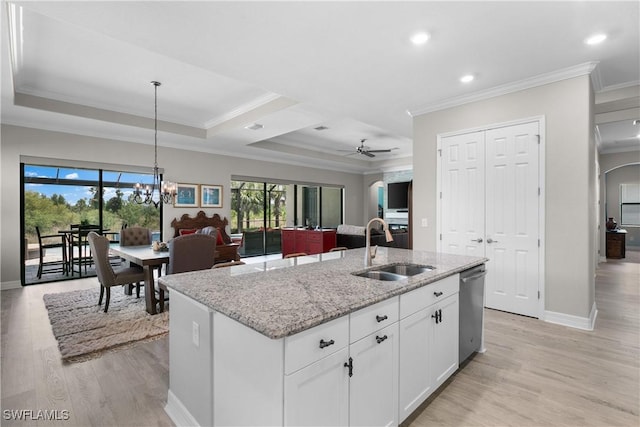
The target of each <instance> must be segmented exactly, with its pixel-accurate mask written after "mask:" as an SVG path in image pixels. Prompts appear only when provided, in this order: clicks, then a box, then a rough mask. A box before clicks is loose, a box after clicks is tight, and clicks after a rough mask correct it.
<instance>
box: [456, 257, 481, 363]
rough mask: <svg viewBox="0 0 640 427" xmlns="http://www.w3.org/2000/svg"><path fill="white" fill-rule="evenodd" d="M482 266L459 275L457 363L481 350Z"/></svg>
mask: <svg viewBox="0 0 640 427" xmlns="http://www.w3.org/2000/svg"><path fill="white" fill-rule="evenodd" d="M486 274H487V273H486V269H485V266H484V264H482V265H479V266H477V267H473V268H470V269H469V270H465V271H463V272H462V273H460V295H459V300H460V309H459V313H460V344H459V360H458V361H459V363H462V362H464V361H465V360H467V358H468V357H469V356H471V355H472V354H473V352H475V351H480V350H482V348H481V346H482V326H483V323H484V322H483V317H484V276H486Z"/></svg>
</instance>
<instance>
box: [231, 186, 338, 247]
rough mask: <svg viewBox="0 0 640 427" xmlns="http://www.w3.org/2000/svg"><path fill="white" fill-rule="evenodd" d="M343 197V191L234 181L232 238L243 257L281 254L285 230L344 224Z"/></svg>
mask: <svg viewBox="0 0 640 427" xmlns="http://www.w3.org/2000/svg"><path fill="white" fill-rule="evenodd" d="M343 197H344V190H343V188H341V187H329V186H314V185H306V184H296V183H273V182H268V181H245V180H234V181H231V224H230V226H231V234H232V236H231V237H232V238H233V239H234V240H236V241H238V242H241V246H240V251H239V252H240V255H241V256H243V257H246V256H256V255H268V254H276V253H280V252H282V243H281V236H282V228H283V227H308V228H316V227H320V228H336V227H337V226H338V225H339V224H341V223H342V219H343Z"/></svg>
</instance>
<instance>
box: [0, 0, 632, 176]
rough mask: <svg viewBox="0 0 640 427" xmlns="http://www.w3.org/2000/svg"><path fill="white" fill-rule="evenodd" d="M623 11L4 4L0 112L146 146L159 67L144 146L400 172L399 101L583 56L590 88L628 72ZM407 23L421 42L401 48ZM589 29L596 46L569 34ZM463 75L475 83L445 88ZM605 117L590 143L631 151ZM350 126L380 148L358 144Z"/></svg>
mask: <svg viewBox="0 0 640 427" xmlns="http://www.w3.org/2000/svg"><path fill="white" fill-rule="evenodd" d="M638 11H639V3H638V2H608V1H603V2H580V1H571V2H480V1H471V2H426V1H425V2H416V1H414V2H390V1H389V2H367V1H356V2H341V1H337V2H270V1H258V2H244V1H236V2H231V1H225V2H214V1H201V2H189V1H180V2H177V1H176V2H151V1H147V2H109V1H101V2H95V1H73V2H64V1H63V2H46V1H43V2H37V1H36V2H32V1H28V2H3V11H2V13H3V25H2V29H1V31H2V86H1V90H2V123H9V124H17V125H23V126H29V127H39V128H43V129H50V130H59V131H65V132H73V133H78V134H83V135H91V136H101V137H107V138H113V139H122V140H127V141H132V142H136V143H145V144H152V143H153V134H152V130H151V129H152V128H153V120H152V118H153V86H152V85H151V84H150V82H151V81H152V80H158V81H160V82H162V86H161V87H160V88H159V89H158V117H159V120H160V125H159V128H160V133H159V137H158V141H159V142H158V143H159V145H160V146H171V147H179V148H185V149H189V150H197V151H205V152H215V153H223V154H231V155H234V156H240V157H248V158H257V159H266V160H274V161H280V162H286V163H294V164H303V165H310V166H314V167H323V168H329V169H335V170H345V171H351V172H371V171H378V170H386V169H393V168H399V167H404V166H410V165H411V164H412V160H411V151H412V140H411V135H412V118H411V114H412V113H413V114H416V113H420V112H423V111H430V110H433V109H437V108H441V107H443V106H446V105H450V104H451V102H452V100H457V101H456V102H464V100H465V99H472V98H478V97H482V96H484V95H483V94H486V96H488V94H490V93H492V91H494V90H495V89H496V88H500V87H505V86H506V85H517V84H518V82H522V81H528V80H531V79H532V78H535V77H536V76H541V75H553V74H554V73H556V72H558V71H559V70H566V69H570V68H572V67H576V66H578V65H580V64H586V63H592V64H594V65H595V64H598V65H597V67H596V71H595V73H594V76H595V79H594V80H595V82H596V86H598V89H599V90H604V91H605V92H606V91H612V90H618V91H624V90H625V88H629V87H632V86H633V85H637V84H638V81H639V80H640V65H639V64H640V47H639V39H640V34H639V31H638V25H637V23H638V20H639V19H640V17H639V13H638ZM417 31H426V32H428V33H429V34H430V39H429V41H428V42H427V43H425V44H423V45H420V46H416V45H413V44H412V43H411V42H410V41H409V39H410V37H411V36H412V35H413V34H414V33H415V32H417ZM598 32H604V33H606V34H607V35H608V38H607V40H605V42H603V43H601V44H600V45H595V46H590V45H587V44H585V43H584V40H585V39H586V38H587V37H588V36H590V35H592V34H594V33H598ZM465 74H471V75H473V76H474V77H475V79H474V80H473V81H472V82H470V83H466V84H465V83H461V82H460V80H459V79H460V77H461V76H463V75H465ZM631 99H632V100H631V105H626V107H627V108H628V109H631V110H633V109H634V108H636V106H635V105H634V104H633V102H636V103H637V100H636V101H634V100H633V97H632V98H631ZM610 102H612V101H610ZM627 104H629V103H627ZM610 105H611V104H610ZM638 118H640V117H638ZM608 123H609V122H602V123H600V124H599V126H601V129H600V137H601V144H602V148H603V149H611V147H614V148H615V144H620V141H621V140H625V141H626V142H625V144H626V145H625V144H623V145H625V147H626V146H627V145H628V146H629V147H630V148H629V149H636V145H638V146H639V147H640V145H639V143H638V141H640V139H638V138H635V135H636V134H640V126H636V127H634V126H633V125H632V124H631V121H629V120H624V121H623V122H622V123H617V124H615V125H613V124H611V125H610V127H611V129H609V124H608ZM605 125H606V126H605ZM251 128H254V129H251ZM634 138H635V139H634ZM362 139H366V141H365V146H367V147H369V148H370V149H371V150H381V149H391V151H389V152H388V153H376V156H375V157H368V156H364V155H362V154H358V153H356V148H357V147H358V146H359V145H360V141H361V140H362ZM627 143H628V144H627ZM625 149H626V148H625Z"/></svg>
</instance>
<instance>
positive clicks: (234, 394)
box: [160, 248, 486, 425]
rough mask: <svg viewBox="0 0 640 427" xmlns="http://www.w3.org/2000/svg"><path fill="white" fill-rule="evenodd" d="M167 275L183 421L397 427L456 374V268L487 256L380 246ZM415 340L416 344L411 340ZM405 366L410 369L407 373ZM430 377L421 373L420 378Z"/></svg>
mask: <svg viewBox="0 0 640 427" xmlns="http://www.w3.org/2000/svg"><path fill="white" fill-rule="evenodd" d="M363 258H364V249H353V250H348V251H341V252H331V253H324V254H320V255H313V256H308V257H300V258H292V259H284V260H276V261H271V262H266V263H261V264H247V265H242V266H235V267H231V268H225V269H214V270H206V271H198V272H191V273H184V274H179V275H172V276H164V277H162V278H161V279H160V282H161V283H162V284H163V285H165V286H167V287H168V288H169V289H170V295H171V302H170V313H171V314H170V387H169V395H168V399H167V407H166V411H167V413H168V414H169V415H170V416H171V418H172V419H173V421H174V422H175V423H176V424H177V425H301V424H323V425H349V424H351V425H358V424H389V423H390V424H398V423H399V422H401V421H402V420H403V419H404V418H406V416H408V415H409V414H410V413H411V412H412V411H413V410H414V409H415V408H416V407H417V406H419V404H420V403H421V402H422V401H424V399H426V397H427V396H428V395H429V394H431V393H432V392H433V391H434V390H435V389H436V388H437V387H438V386H439V385H440V384H442V383H443V382H444V380H446V378H447V377H448V376H449V375H451V374H452V373H453V372H455V370H456V369H457V367H458V344H457V340H458V335H457V334H458V299H457V296H458V273H460V272H462V271H464V270H467V269H469V268H472V267H474V266H477V265H480V264H482V263H484V262H485V261H486V259H484V258H478V257H465V256H457V255H448V254H437V253H431V252H421V251H411V250H403V249H395V248H378V254H377V257H376V258H375V259H374V264H373V267H371V268H376V267H377V266H381V265H389V264H407V263H409V264H417V265H427V266H431V267H433V269H432V270H430V271H426V272H423V273H421V274H418V275H415V276H412V277H408V278H404V279H403V280H399V281H381V280H375V279H370V278H365V277H359V276H357V275H355V274H353V273H359V272H362V271H363V270H365V269H364V268H363ZM414 337H415V339H414ZM403 366H404V368H403ZM423 371H424V372H423Z"/></svg>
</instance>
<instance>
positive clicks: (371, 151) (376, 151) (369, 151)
mask: <svg viewBox="0 0 640 427" xmlns="http://www.w3.org/2000/svg"><path fill="white" fill-rule="evenodd" d="M390 151H391V148H389V149H386V150H367V153H389V152H390Z"/></svg>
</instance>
